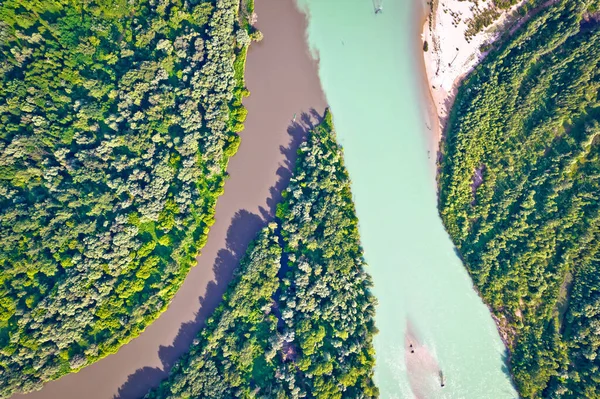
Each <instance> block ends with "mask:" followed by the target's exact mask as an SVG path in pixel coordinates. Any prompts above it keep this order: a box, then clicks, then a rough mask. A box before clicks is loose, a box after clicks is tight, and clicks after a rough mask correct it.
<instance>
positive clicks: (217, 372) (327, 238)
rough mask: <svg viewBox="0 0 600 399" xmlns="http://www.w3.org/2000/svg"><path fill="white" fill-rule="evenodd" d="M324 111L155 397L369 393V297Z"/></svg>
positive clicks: (373, 392) (345, 181)
mask: <svg viewBox="0 0 600 399" xmlns="http://www.w3.org/2000/svg"><path fill="white" fill-rule="evenodd" d="M364 267H365V262H364V259H363V252H362V249H361V247H360V243H359V235H358V220H357V218H356V214H355V210H354V204H353V202H352V195H351V192H350V181H349V178H348V173H347V171H346V169H345V167H344V164H343V158H342V150H341V148H340V147H339V146H338V145H337V144H336V141H335V135H334V132H333V126H332V121H331V114H330V113H329V112H328V111H327V113H326V115H325V118H324V121H323V122H322V123H321V124H320V125H319V126H318V127H316V128H315V129H314V130H313V131H312V132H311V133H310V134H309V137H308V140H307V142H305V143H304V144H303V145H302V146H301V147H300V149H299V151H298V159H297V162H296V169H295V172H294V174H293V177H292V179H291V181H290V184H289V186H288V187H287V189H286V190H285V191H284V193H283V200H282V202H281V203H280V204H279V205H278V207H277V215H276V218H275V220H274V221H273V222H271V223H270V224H269V225H268V227H266V228H265V229H264V230H263V231H262V232H260V233H259V235H258V237H257V238H256V239H255V241H254V242H253V243H252V244H251V245H250V247H249V249H248V252H247V254H246V256H245V258H244V259H243V260H242V262H241V264H240V266H239V268H238V269H237V271H236V274H235V276H234V279H233V281H232V282H231V284H230V286H229V288H228V290H227V292H226V294H225V295H224V299H223V303H222V304H221V305H220V306H219V307H218V308H217V310H216V311H215V313H214V314H213V315H212V316H211V317H210V318H209V319H208V321H207V325H206V327H205V328H204V329H203V330H202V331H201V332H200V334H199V335H198V337H197V339H196V340H195V341H194V343H193V345H192V347H191V348H190V351H189V353H187V354H186V355H185V356H184V357H183V358H182V359H181V360H180V361H179V363H178V364H176V365H175V366H174V367H173V368H172V370H171V374H170V376H169V378H168V379H167V380H166V381H164V382H163V383H162V384H161V385H160V387H158V388H157V389H155V390H153V391H151V392H150V393H148V395H147V396H146V398H147V399H157V398H164V399H166V398H172V399H183V398H213V399H216V398H234V397H235V398H265V399H267V398H268V399H275V398H281V399H283V398H303V397H304V398H373V397H377V396H378V390H377V388H376V387H375V386H374V384H373V366H374V361H375V359H374V349H373V345H372V337H373V334H374V333H375V332H376V329H375V326H374V312H375V303H376V302H375V298H374V297H373V296H372V295H371V293H370V290H369V288H370V287H371V284H372V283H371V279H370V277H369V275H368V274H366V272H365V271H364Z"/></svg>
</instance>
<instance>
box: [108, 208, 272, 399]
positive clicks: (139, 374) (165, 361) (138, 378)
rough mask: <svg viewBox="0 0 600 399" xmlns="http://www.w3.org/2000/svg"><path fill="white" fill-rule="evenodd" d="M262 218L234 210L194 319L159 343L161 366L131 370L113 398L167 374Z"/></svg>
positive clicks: (130, 397)
mask: <svg viewBox="0 0 600 399" xmlns="http://www.w3.org/2000/svg"><path fill="white" fill-rule="evenodd" d="M264 224H265V222H264V221H263V219H262V218H261V217H260V216H258V215H256V214H254V213H251V212H248V211H246V210H243V209H242V210H240V211H238V212H237V213H236V214H235V215H234V217H233V219H232V220H231V224H230V226H229V228H228V230H227V238H226V245H225V248H222V249H220V250H219V251H218V253H217V257H216V259H215V262H214V266H213V271H214V280H212V281H210V282H209V283H208V285H207V286H206V292H205V294H204V296H203V297H202V296H201V297H199V306H198V312H197V313H196V317H195V318H194V320H192V321H189V322H187V323H183V324H182V325H181V327H180V329H179V332H178V333H177V336H176V337H175V340H174V341H173V344H172V345H170V346H161V347H160V348H159V350H158V356H159V358H160V361H161V362H162V370H161V369H160V368H156V367H144V368H141V369H138V370H137V371H136V372H135V373H133V374H131V375H130V376H129V377H128V378H127V381H126V382H125V383H124V384H123V385H122V386H121V387H120V388H119V392H118V394H117V395H115V396H114V399H138V398H141V397H143V396H144V395H145V394H146V393H147V392H148V391H149V390H150V389H151V388H154V387H156V386H158V385H159V384H160V382H161V381H162V380H163V379H165V378H167V376H168V375H169V371H170V370H171V367H173V365H174V364H175V363H176V362H177V360H178V359H179V357H180V356H181V355H183V354H184V353H186V352H187V351H188V349H189V347H190V345H191V344H192V342H193V340H194V338H195V337H196V335H197V334H198V332H199V331H200V330H201V329H202V327H203V326H204V324H205V321H206V319H207V318H208V317H209V316H210V315H211V314H212V313H213V311H214V310H215V309H216V307H217V306H218V305H219V303H221V300H222V297H223V294H224V293H225V290H226V289H227V285H228V284H229V281H230V280H231V278H232V276H233V271H234V270H235V268H236V267H237V265H238V263H239V261H240V259H241V257H242V256H243V255H244V253H245V251H246V248H247V247H248V244H249V243H250V241H251V240H252V239H254V237H255V236H256V234H257V233H258V231H259V230H260V229H261V228H262V227H263V226H264Z"/></svg>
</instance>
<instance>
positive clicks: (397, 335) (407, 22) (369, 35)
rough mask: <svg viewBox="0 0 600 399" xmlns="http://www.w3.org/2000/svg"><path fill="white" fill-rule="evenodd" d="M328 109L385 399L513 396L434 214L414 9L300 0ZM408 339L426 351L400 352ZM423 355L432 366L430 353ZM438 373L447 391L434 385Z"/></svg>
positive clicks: (483, 315)
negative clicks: (374, 302)
mask: <svg viewBox="0 0 600 399" xmlns="http://www.w3.org/2000/svg"><path fill="white" fill-rule="evenodd" d="M298 1H299V6H300V8H301V9H303V10H304V11H305V12H306V13H307V14H308V15H309V26H308V34H307V35H308V42H309V45H310V46H311V48H312V49H313V51H314V52H315V55H317V54H318V58H319V60H320V66H319V73H320V78H321V82H322V85H323V89H324V91H325V94H326V97H327V101H328V103H329V104H330V106H331V109H332V111H333V115H334V119H335V125H336V128H337V132H338V139H339V141H340V143H341V144H342V145H343V147H344V151H345V158H346V164H347V166H348V169H349V172H350V176H351V178H352V181H353V184H352V189H353V193H354V199H355V202H356V207H357V211H358V217H359V220H360V232H361V237H362V241H363V245H364V249H365V254H366V258H367V261H368V263H369V265H370V268H369V270H370V273H371V274H372V276H373V279H374V283H375V288H374V294H375V295H376V297H377V298H378V301H379V307H378V308H377V317H376V320H377V327H378V328H379V330H380V332H379V334H378V335H377V337H376V339H375V349H376V352H377V355H376V358H377V366H376V371H375V378H376V383H377V385H378V386H379V388H380V390H381V397H382V398H385V399H387V398H413V397H419V398H476V399H484V398H492V399H502V398H516V397H517V394H516V393H515V390H514V389H513V387H512V384H511V381H510V378H509V376H508V374H507V369H506V364H505V360H506V359H505V356H506V353H505V349H504V346H503V344H502V341H501V340H500V336H499V334H498V332H497V330H496V327H495V324H494V322H493V320H492V318H491V316H490V313H489V311H488V309H487V307H486V306H485V305H484V304H483V303H482V301H481V300H480V298H479V297H478V296H477V294H476V292H475V291H474V290H473V287H472V284H471V281H470V279H469V276H468V274H467V272H466V270H465V269H464V268H463V266H462V264H461V262H460V260H459V259H458V258H457V256H456V255H455V253H454V247H453V245H452V242H451V241H450V239H449V238H448V236H447V234H446V232H445V231H444V228H443V226H442V223H441V220H440V218H439V217H438V213H437V209H436V194H435V177H434V173H433V165H432V163H433V160H431V159H429V157H428V140H427V136H426V135H427V134H428V133H429V131H428V130H427V129H426V126H425V121H424V117H423V111H422V107H421V105H420V103H419V102H420V99H421V97H422V96H421V93H420V90H421V89H422V88H421V85H420V79H419V74H418V70H417V65H418V63H417V62H416V61H415V57H417V56H420V54H418V53H417V52H416V51H415V50H414V48H415V41H417V40H419V38H418V34H417V32H416V31H415V26H416V22H415V20H414V19H415V13H414V9H413V7H414V6H415V5H414V3H413V1H414V0H384V2H383V7H384V11H383V13H382V14H379V15H375V13H374V9H373V3H372V0H298ZM407 328H409V329H410V330H412V331H414V336H415V337H416V338H415V339H416V340H418V341H419V342H420V343H421V344H422V350H420V351H419V353H418V354H416V355H417V356H419V357H417V358H410V357H409V356H411V355H414V354H411V353H410V352H409V351H408V353H407V351H406V350H405V349H406V348H407V346H408V342H412V341H411V339H408V340H407V338H406V331H407ZM427 354H429V355H430V357H428V355H427ZM439 370H442V372H443V375H444V378H445V380H446V386H445V387H444V388H441V387H440V377H439Z"/></svg>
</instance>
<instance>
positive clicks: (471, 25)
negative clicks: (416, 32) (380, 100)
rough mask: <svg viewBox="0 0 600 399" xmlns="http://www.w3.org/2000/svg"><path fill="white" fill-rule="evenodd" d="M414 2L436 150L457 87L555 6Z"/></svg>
mask: <svg viewBox="0 0 600 399" xmlns="http://www.w3.org/2000/svg"><path fill="white" fill-rule="evenodd" d="M417 1H423V2H424V3H425V8H426V11H425V13H424V15H422V17H421V19H422V21H423V22H422V33H421V40H422V56H423V59H424V75H425V79H424V80H425V82H426V84H427V88H426V90H427V92H428V93H429V98H428V99H427V101H426V102H427V108H428V109H429V114H430V116H429V118H430V119H431V117H435V118H436V119H437V121H435V122H436V123H432V124H433V125H434V126H429V125H428V129H429V130H431V131H432V134H433V136H434V137H433V141H434V148H435V150H438V149H439V141H440V140H441V139H442V138H443V135H444V132H445V127H446V124H447V120H448V117H449V113H450V110H451V108H452V105H453V103H454V100H455V97H456V94H457V91H458V87H459V86H460V84H461V82H462V81H463V80H464V79H465V78H466V77H467V76H468V75H469V73H471V71H473V70H474V68H475V67H476V66H477V65H479V63H481V61H482V60H483V59H484V58H485V57H486V55H487V54H488V53H489V52H490V51H491V50H492V49H493V48H494V47H495V45H496V44H497V43H499V42H502V41H503V40H506V38H507V36H509V35H510V34H512V33H514V31H515V30H516V29H517V28H518V27H519V26H521V25H522V24H523V23H525V22H526V21H527V19H529V18H530V17H531V16H532V15H533V14H535V13H536V11H537V9H538V8H543V7H545V6H548V5H549V4H551V3H554V2H555V0H550V1H546V2H545V3H544V2H542V0H498V1H495V2H493V1H490V2H478V1H474V0H466V1H465V0H417ZM432 122H433V121H432ZM430 123H431V122H430ZM438 155H439V154H438Z"/></svg>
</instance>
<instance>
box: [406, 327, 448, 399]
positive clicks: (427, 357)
mask: <svg viewBox="0 0 600 399" xmlns="http://www.w3.org/2000/svg"><path fill="white" fill-rule="evenodd" d="M404 345H405V351H404V353H405V355H404V356H405V363H406V371H407V375H408V382H409V385H410V389H411V391H412V393H413V395H414V396H415V398H417V399H427V398H431V397H432V396H433V395H434V393H435V391H437V390H438V389H441V383H442V380H443V374H442V370H441V368H440V366H439V364H438V361H437V359H436V358H435V356H434V355H433V353H432V352H431V350H430V348H428V347H427V345H426V344H425V343H424V342H422V340H421V339H420V334H419V333H418V331H417V330H416V328H415V326H414V325H413V324H412V323H411V322H410V320H407V322H406V333H405V335H404Z"/></svg>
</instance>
